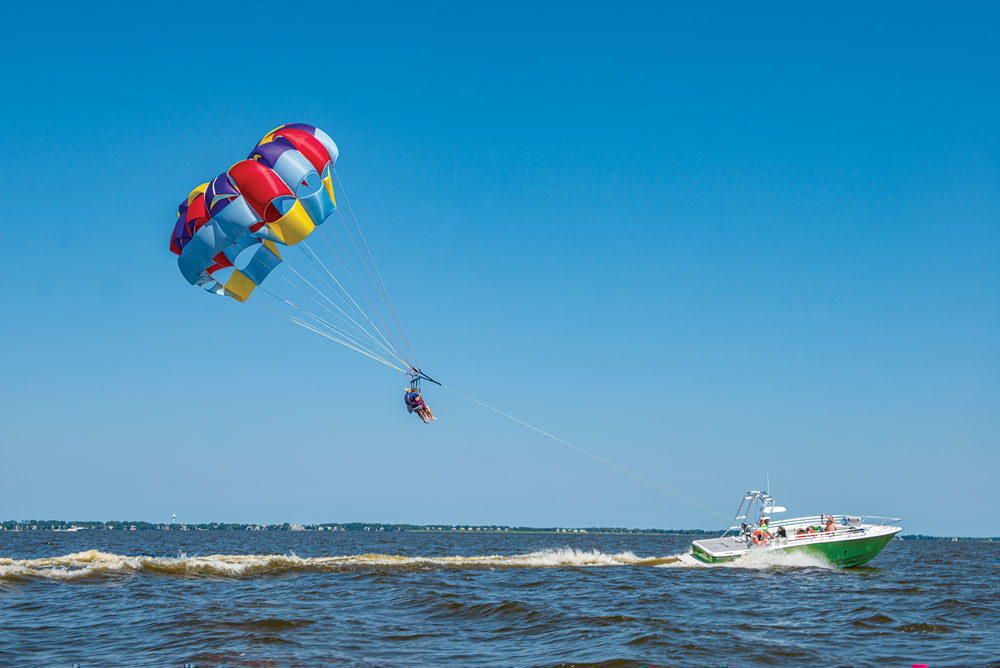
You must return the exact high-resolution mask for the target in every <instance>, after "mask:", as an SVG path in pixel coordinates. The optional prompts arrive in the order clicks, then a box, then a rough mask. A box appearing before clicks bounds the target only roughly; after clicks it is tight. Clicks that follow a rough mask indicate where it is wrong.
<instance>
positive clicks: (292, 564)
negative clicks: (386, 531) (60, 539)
mask: <svg viewBox="0 0 1000 668" xmlns="http://www.w3.org/2000/svg"><path fill="white" fill-rule="evenodd" d="M649 561H650V560H649V559H642V558H640V557H637V556H636V555H635V554H633V553H632V552H619V553H616V554H607V553H604V552H600V551H599V550H591V551H585V550H575V549H569V548H567V549H559V550H541V551H538V552H530V553H528V554H518V555H483V556H470V557H462V556H450V557H419V556H418V557H411V556H403V555H393V554H358V555H348V556H334V557H311V558H303V557H299V556H297V555H294V554H288V555H281V554H248V555H244V554H212V555H206V556H187V555H180V556H177V557H146V556H126V555H119V554H110V553H107V552H100V551H98V550H87V551H85V552H76V553H74V554H67V555H62V556H57V557H44V558H40V559H6V558H0V578H4V579H9V578H48V579H55V580H78V579H83V578H87V577H91V576H95V575H100V574H116V573H140V572H141V573H154V574H164V575H204V576H221V577H246V576H252V575H264V574H274V573H284V572H290V571H316V572H339V571H355V570H364V569H371V568H374V569H418V568H420V569H426V568H473V569H475V568H480V569H482V568H487V569H488V568H562V567H570V566H579V567H596V566H630V565H644V564H646V563H648V562H649ZM653 561H655V560H653Z"/></svg>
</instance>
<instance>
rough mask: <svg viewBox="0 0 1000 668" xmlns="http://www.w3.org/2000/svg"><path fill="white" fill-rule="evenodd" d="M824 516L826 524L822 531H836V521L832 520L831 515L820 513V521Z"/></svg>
mask: <svg viewBox="0 0 1000 668" xmlns="http://www.w3.org/2000/svg"><path fill="white" fill-rule="evenodd" d="M824 518H825V520H826V525H825V526H824V527H823V532H824V533H825V532H827V531H836V530H837V524H836V522H834V521H833V515H821V516H820V521H823V520H824Z"/></svg>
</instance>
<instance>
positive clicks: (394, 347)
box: [300, 241, 412, 366]
mask: <svg viewBox="0 0 1000 668" xmlns="http://www.w3.org/2000/svg"><path fill="white" fill-rule="evenodd" d="M300 245H301V246H302V247H303V248H304V249H305V250H306V251H308V252H309V254H310V255H311V256H312V257H313V259H314V260H315V261H316V262H318V263H319V265H320V266H321V267H322V268H323V270H324V271H325V272H326V273H327V275H328V276H329V277H330V279H331V280H333V282H334V283H336V285H337V287H338V288H340V291H341V292H342V293H343V294H344V296H345V297H347V299H348V300H349V301H350V302H351V305H352V306H354V308H355V309H356V310H357V311H358V313H360V314H361V316H362V317H363V318H364V319H365V320H367V321H368V324H370V325H371V326H372V329H374V330H375V332H377V333H378V335H379V336H380V337H381V338H382V340H383V341H385V343H386V344H387V345H389V346H391V347H392V348H393V349H395V350H396V352H397V353H398V357H405V355H403V351H402V350H400V349H399V346H398V345H392V344H391V343H389V340H388V339H387V338H386V337H385V334H383V333H382V330H381V329H379V327H378V325H376V324H375V323H374V322H372V319H371V318H370V317H369V316H368V314H367V313H366V312H365V310H364V309H362V308H361V306H359V305H358V302H357V301H355V299H354V297H352V296H351V293H350V292H348V290H347V288H345V287H344V286H343V284H342V283H341V282H340V281H338V280H337V277H336V276H334V274H333V272H332V271H330V268H329V267H328V266H326V263H325V262H323V260H322V258H320V257H319V255H317V254H316V251H314V250H313V249H312V248H311V247H310V246H309V244H308V243H306V242H305V241H302V242H301V244H300ZM391 333H392V332H391V331H390V334H391ZM400 361H405V360H400ZM405 363H406V364H409V362H408V361H405ZM411 366H412V365H411Z"/></svg>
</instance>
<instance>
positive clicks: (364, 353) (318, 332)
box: [290, 317, 406, 373]
mask: <svg viewBox="0 0 1000 668" xmlns="http://www.w3.org/2000/svg"><path fill="white" fill-rule="evenodd" d="M290 320H291V321H292V322H293V323H295V324H296V325H299V326H300V327H305V328H306V329H308V330H309V331H311V332H315V333H317V334H319V335H320V336H322V337H324V338H327V339H330V340H331V341H335V342H336V343H339V344H340V345H342V346H347V347H348V348H350V349H351V350H356V351H358V352H359V353H361V354H362V355H364V356H365V357H370V358H372V359H373V360H375V361H376V362H381V363H382V364H384V365H386V366H387V367H391V368H393V369H395V370H396V371H400V372H402V373H406V372H405V371H403V369H402V368H401V367H398V366H396V365H395V364H393V363H392V362H386V361H385V360H384V359H382V358H381V357H375V356H374V355H369V354H368V353H366V352H365V351H363V350H361V349H359V348H355V347H354V346H352V345H350V344H348V343H344V342H343V341H341V340H340V339H338V338H336V337H335V336H330V335H329V334H327V333H326V332H321V331H320V330H318V329H316V328H315V327H313V326H312V325H309V324H308V323H305V322H302V321H301V320H299V319H298V318H295V317H292V318H290Z"/></svg>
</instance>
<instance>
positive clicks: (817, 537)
mask: <svg viewBox="0 0 1000 668" xmlns="http://www.w3.org/2000/svg"><path fill="white" fill-rule="evenodd" d="M827 517H833V523H834V527H835V528H834V530H833V531H825V530H824V526H825V524H826V521H825V520H826V518H827ZM899 521H901V520H900V518H898V517H881V516H878V515H864V516H861V515H809V516H805V517H792V518H789V519H780V520H779V519H773V518H772V520H771V522H770V523H769V524H768V527H767V530H768V532H769V533H771V534H772V535H773V536H775V538H777V539H778V540H783V541H796V540H814V541H825V540H830V539H836V538H841V537H844V536H851V535H857V534H858V533H859V532H863V531H865V528H866V527H871V526H873V525H874V526H887V525H888V524H889V523H890V522H899ZM782 527H783V528H784V529H785V536H784V537H783V538H779V537H778V529H779V528H782ZM807 527H817V529H816V530H815V531H812V532H808V533H796V531H797V530H798V529H804V528H807ZM733 528H734V529H738V528H739V527H733ZM747 528H748V530H749V531H754V530H756V529H757V528H758V527H755V526H751V527H747Z"/></svg>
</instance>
